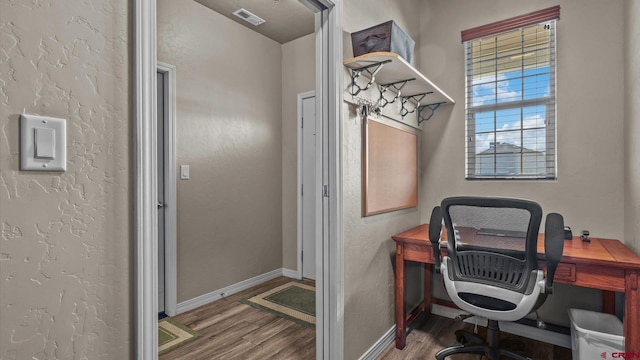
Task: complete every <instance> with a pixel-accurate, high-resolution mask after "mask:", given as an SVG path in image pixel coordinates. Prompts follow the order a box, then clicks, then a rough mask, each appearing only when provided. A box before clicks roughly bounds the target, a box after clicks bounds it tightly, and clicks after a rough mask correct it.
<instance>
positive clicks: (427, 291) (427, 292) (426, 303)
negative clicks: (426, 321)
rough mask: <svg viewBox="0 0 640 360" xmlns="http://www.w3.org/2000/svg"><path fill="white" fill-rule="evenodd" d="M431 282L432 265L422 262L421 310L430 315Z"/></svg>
mask: <svg viewBox="0 0 640 360" xmlns="http://www.w3.org/2000/svg"><path fill="white" fill-rule="evenodd" d="M432 282H433V265H431V264H427V263H425V264H424V295H423V296H424V297H423V300H422V310H423V311H424V313H425V315H431V285H432Z"/></svg>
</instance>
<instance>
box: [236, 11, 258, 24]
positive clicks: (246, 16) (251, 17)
mask: <svg viewBox="0 0 640 360" xmlns="http://www.w3.org/2000/svg"><path fill="white" fill-rule="evenodd" d="M233 15H235V16H237V17H239V18H240V19H242V20H244V21H246V22H249V23H251V24H253V25H254V26H258V25H260V24H263V23H265V22H266V21H265V20H264V19H263V18H261V17H259V16H258V15H256V14H252V13H250V12H249V11H247V10H245V9H238V10H236V11H234V12H233Z"/></svg>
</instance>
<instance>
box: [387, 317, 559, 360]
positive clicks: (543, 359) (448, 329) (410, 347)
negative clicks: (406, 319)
mask: <svg viewBox="0 0 640 360" xmlns="http://www.w3.org/2000/svg"><path fill="white" fill-rule="evenodd" d="M462 328H464V329H465V330H467V331H472V332H473V325H472V324H469V323H463V322H458V321H454V320H452V319H449V318H445V317H442V316H438V315H430V316H429V318H428V319H427V320H425V321H424V322H423V323H422V325H421V326H420V327H419V328H417V329H414V330H413V331H411V332H410V333H409V335H408V336H407V345H406V347H405V348H404V349H403V350H398V349H396V347H395V342H394V343H393V344H391V345H390V346H389V347H388V348H387V349H386V350H385V351H384V352H383V353H382V355H381V356H380V357H378V360H423V359H429V360H432V359H435V355H436V353H437V352H438V351H440V350H441V349H443V348H445V347H447V346H450V345H453V344H455V343H456V337H455V331H456V330H458V329H462ZM478 334H479V335H480V337H482V338H486V329H485V328H482V327H478ZM503 339H517V340H520V341H521V342H522V345H523V349H522V351H523V352H524V353H525V354H526V355H527V356H529V357H532V358H534V359H536V360H571V350H570V349H566V348H563V347H561V346H555V345H552V344H549V343H545V342H541V341H536V340H532V339H528V338H523V337H519V336H516V335H512V334H508V333H504V332H501V333H500V340H501V341H503ZM447 359H452V360H478V359H484V357H483V356H480V355H474V354H457V355H451V356H449V357H447Z"/></svg>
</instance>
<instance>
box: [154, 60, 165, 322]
mask: <svg viewBox="0 0 640 360" xmlns="http://www.w3.org/2000/svg"><path fill="white" fill-rule="evenodd" d="M157 77H158V79H157V83H158V101H157V103H158V123H157V124H156V127H157V128H158V150H157V151H158V312H159V313H164V247H165V246H164V243H165V236H164V223H165V207H164V204H165V199H164V182H165V181H164V118H165V116H164V94H165V93H164V74H162V73H160V72H158V73H157Z"/></svg>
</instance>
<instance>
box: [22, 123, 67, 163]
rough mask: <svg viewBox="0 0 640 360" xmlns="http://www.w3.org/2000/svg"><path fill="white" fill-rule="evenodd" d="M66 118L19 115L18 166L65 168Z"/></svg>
mask: <svg viewBox="0 0 640 360" xmlns="http://www.w3.org/2000/svg"><path fill="white" fill-rule="evenodd" d="M66 124H67V122H66V120H65V119H60V118H53V117H49V116H38V115H29V114H21V115H20V170H38V171H65V170H66V169H67V152H66V150H67V134H66V127H67V125H66Z"/></svg>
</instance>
